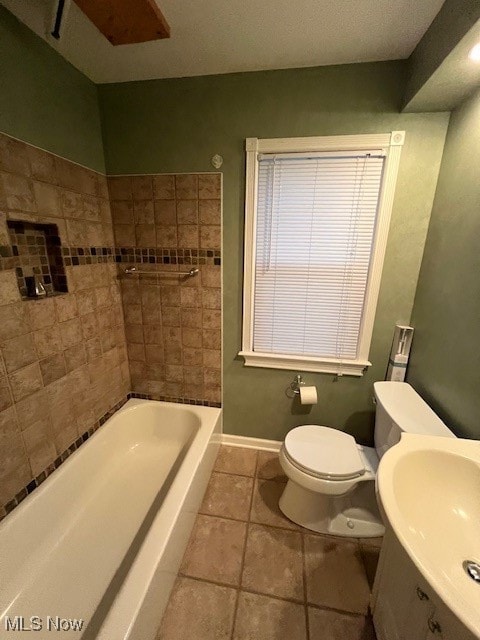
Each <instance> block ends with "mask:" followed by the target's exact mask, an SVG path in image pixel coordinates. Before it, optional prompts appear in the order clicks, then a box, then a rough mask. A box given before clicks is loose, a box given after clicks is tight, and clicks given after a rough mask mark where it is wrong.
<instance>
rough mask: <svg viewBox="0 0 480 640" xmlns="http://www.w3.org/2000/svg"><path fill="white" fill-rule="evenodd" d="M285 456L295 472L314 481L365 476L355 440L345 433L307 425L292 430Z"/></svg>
mask: <svg viewBox="0 0 480 640" xmlns="http://www.w3.org/2000/svg"><path fill="white" fill-rule="evenodd" d="M283 449H284V453H285V455H286V457H287V458H288V460H289V461H290V462H291V463H292V464H293V465H294V466H296V467H297V468H298V469H300V470H301V471H303V472H304V473H307V474H308V475H310V476H314V477H316V478H323V479H326V480H338V481H341V480H352V479H354V478H359V477H360V476H362V475H364V474H365V464H364V461H363V460H362V457H361V455H360V452H359V450H358V447H357V443H356V442H355V439H354V438H353V437H352V436H351V435H349V434H348V433H344V432H343V431H338V430H337V429H332V428H330V427H320V426H318V425H313V424H308V425H302V426H300V427H296V428H295V429H292V431H290V432H289V433H288V434H287V437H286V438H285V442H284V447H283Z"/></svg>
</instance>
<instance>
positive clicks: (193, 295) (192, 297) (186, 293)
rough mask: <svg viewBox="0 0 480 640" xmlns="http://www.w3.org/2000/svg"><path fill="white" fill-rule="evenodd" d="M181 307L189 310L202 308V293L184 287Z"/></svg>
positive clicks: (181, 292) (181, 291) (181, 294)
mask: <svg viewBox="0 0 480 640" xmlns="http://www.w3.org/2000/svg"><path fill="white" fill-rule="evenodd" d="M180 306H181V307H184V308H188V309H192V308H198V307H201V306H202V296H201V291H200V290H199V289H195V288H194V287H182V288H181V289H180Z"/></svg>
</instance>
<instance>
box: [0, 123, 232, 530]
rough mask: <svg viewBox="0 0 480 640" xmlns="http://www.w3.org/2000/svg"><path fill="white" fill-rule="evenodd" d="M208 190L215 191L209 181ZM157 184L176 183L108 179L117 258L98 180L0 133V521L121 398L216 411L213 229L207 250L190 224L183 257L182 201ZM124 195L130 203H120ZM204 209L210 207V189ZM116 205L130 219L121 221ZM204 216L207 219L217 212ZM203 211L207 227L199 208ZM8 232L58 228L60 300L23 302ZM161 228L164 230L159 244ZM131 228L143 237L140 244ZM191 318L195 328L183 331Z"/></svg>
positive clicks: (17, 257) (196, 179)
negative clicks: (22, 227) (172, 276)
mask: <svg viewBox="0 0 480 640" xmlns="http://www.w3.org/2000/svg"><path fill="white" fill-rule="evenodd" d="M190 179H191V181H192V183H194V184H195V185H196V191H195V195H196V196H197V197H196V198H195V199H193V198H192V203H190V205H189V206H195V205H196V204H199V202H200V194H202V195H203V194H205V190H204V189H202V190H201V188H200V185H201V184H202V177H201V176H196V175H195V176H193V177H191V178H190ZM205 179H206V183H208V184H210V183H209V181H210V180H211V177H209V176H208V175H206V177H205ZM162 180H165V182H166V183H170V182H172V183H173V184H174V185H175V182H176V180H175V178H174V177H172V176H169V177H168V178H163V177H161V176H155V177H148V178H146V180H143V179H140V180H137V178H134V179H131V178H121V179H118V178H115V179H112V181H111V185H110V186H111V190H112V197H113V198H114V199H115V202H114V203H113V208H114V210H115V223H116V225H115V231H116V236H117V237H118V239H119V244H117V247H116V246H115V240H114V225H113V222H112V214H111V207H110V197H109V192H108V187H107V179H106V177H105V176H103V175H101V174H98V173H96V172H94V171H90V170H89V169H86V168H84V167H81V166H79V165H76V164H74V163H72V162H69V161H66V160H64V159H62V158H59V157H56V156H54V155H52V154H49V153H47V152H44V151H42V150H39V149H36V148H34V147H31V146H30V145H27V144H24V143H22V142H19V141H17V140H14V139H12V138H10V137H8V136H4V135H2V134H0V519H1V517H2V516H3V515H4V514H5V511H9V510H10V509H11V508H12V505H14V504H16V502H18V501H20V500H21V499H22V498H23V497H24V496H25V495H26V493H27V489H26V487H28V491H30V490H32V489H33V488H34V487H35V486H36V485H37V484H39V483H40V482H41V481H42V480H43V479H44V478H45V477H46V476H47V475H48V474H49V473H51V472H52V470H54V469H55V468H56V467H57V466H58V465H59V464H60V463H61V462H62V461H63V460H64V459H65V458H66V457H67V456H68V455H69V453H70V452H71V451H73V450H74V449H75V448H76V447H77V446H79V445H80V444H81V443H82V441H83V440H84V439H85V438H86V435H87V434H88V433H91V432H92V431H94V430H95V429H96V428H97V427H98V426H99V425H100V424H101V422H103V420H104V419H105V416H108V415H109V414H110V413H111V412H113V411H114V410H115V409H117V408H118V407H119V406H121V404H122V403H123V402H124V401H125V400H126V398H127V397H128V394H129V393H130V392H132V391H133V392H135V393H136V394H142V395H148V396H149V397H154V398H157V397H160V396H161V397H165V396H168V397H169V398H170V397H171V399H174V400H176V401H183V400H184V401H191V402H192V401H196V402H199V403H202V404H203V403H205V404H207V403H216V402H219V401H220V253H219V249H220V245H219V237H220V234H219V225H220V222H219V220H220V218H219V217H218V218H216V220H218V224H209V225H208V226H209V229H208V232H210V233H212V234H216V238H217V239H216V240H215V241H212V242H210V240H209V247H208V250H206V251H204V247H205V246H206V245H205V242H206V238H207V237H208V238H210V237H213V236H209V235H208V233H207V232H205V231H204V235H203V236H201V232H200V226H199V223H198V222H197V228H198V229H199V231H198V233H199V238H203V241H202V244H200V246H198V245H197V246H195V243H193V244H192V245H191V246H190V245H189V246H186V245H184V244H183V245H182V249H183V251H181V250H179V248H178V247H177V245H176V244H175V245H174V244H173V238H175V241H176V239H177V238H178V237H181V232H182V231H183V229H181V225H180V224H179V226H178V229H177V224H176V223H177V215H178V216H179V221H180V220H181V219H182V217H181V216H182V205H181V204H179V203H178V202H177V200H176V199H175V197H174V196H175V194H176V193H177V194H178V193H180V190H179V188H177V190H176V191H175V190H173V191H170V192H169V194H167V193H165V192H162V191H159V187H158V185H159V184H161V182H162ZM187 181H188V178H187ZM217 181H218V176H216V177H215V181H214V184H215V185H216V184H217ZM145 183H146V184H151V185H152V189H153V187H154V186H155V189H156V191H145V190H144V191H141V192H139V191H138V185H139V184H142V185H143V184H145ZM206 183H204V184H206ZM122 184H123V188H125V187H126V186H127V185H130V186H129V187H128V188H131V189H132V191H131V192H130V191H128V190H126V191H121V192H120V195H121V196H122V197H119V190H118V186H121V185H122ZM178 184H181V179H180V178H179V180H178ZM212 184H213V183H212ZM212 193H213V192H212ZM190 194H191V195H193V191H191V192H190ZM139 195H141V196H142V197H139ZM147 195H148V197H146V196H147ZM165 195H172V196H173V197H171V198H166V199H165V200H166V201H167V202H170V201H172V202H173V211H174V212H175V213H174V214H172V211H171V212H170V218H169V220H171V221H172V222H171V223H169V224H168V225H166V224H165V225H164V224H163V220H164V218H163V217H162V214H160V213H159V212H160V211H161V210H162V204H159V202H160V201H162V197H163V196H165ZM186 199H188V198H186ZM208 200H209V201H215V203H216V204H218V205H219V204H220V195H219V190H218V189H216V190H215V194H214V197H212V198H208ZM122 202H124V204H122ZM193 203H195V204H193ZM169 206H170V207H172V204H171V203H170V204H167V208H168V207H169ZM177 206H178V211H179V213H178V211H177ZM122 207H125V210H126V211H129V210H131V211H132V213H133V212H135V217H134V218H132V219H131V220H130V219H129V218H128V216H127V217H126V218H124V219H122V218H121V216H120V218H119V215H118V211H119V209H120V210H121V208H122ZM141 207H144V210H143V214H141ZM152 207H153V213H154V217H153V218H152V217H151V216H149V214H148V212H149V211H150V210H151V208H152ZM209 207H210V208H209ZM207 208H209V211H211V212H212V215H213V203H212V202H210V203H209V204H208V205H207ZM198 210H202V211H203V212H204V214H203V215H205V211H206V209H205V205H203V207H200V206H199V207H198ZM155 212H156V213H155ZM155 216H156V217H155ZM211 219H212V220H213V218H211ZM155 220H156V221H157V222H158V224H155V223H154V222H153V221H155ZM173 220H175V222H173ZM202 220H205V217H203V218H202ZM8 221H24V222H26V223H29V224H33V225H56V227H57V228H58V236H59V238H60V241H61V245H62V256H63V259H62V261H63V266H62V268H64V270H65V274H66V279H67V286H68V293H65V294H59V295H55V296H52V297H47V298H44V299H38V300H22V296H21V293H20V290H19V284H21V274H22V271H21V269H22V259H25V258H24V257H23V258H22V256H25V255H27V254H25V252H22V251H21V250H20V251H19V250H18V246H15V245H14V244H13V242H14V241H15V237H16V234H11V233H10V234H9V232H8V227H7V222H8ZM136 221H138V224H135V222H136ZM121 225H123V226H121ZM10 226H11V225H10ZM164 226H167V227H168V228H169V229H168V233H167V234H166V236H165V237H166V239H165V241H163V239H162V235H161V234H162V232H163V227H164ZM188 226H190V227H192V226H194V225H193V224H192V225H188ZM145 227H146V228H145ZM127 229H128V230H130V233H131V232H133V234H136V233H137V232H138V242H137V240H136V238H137V236H136V235H133V236H132V235H130V236H128V231H127ZM152 229H153V233H154V235H153V236H152ZM122 231H125V232H126V234H127V235H125V236H124V238H129V239H130V240H131V241H130V242H129V243H125V242H124V241H123V239H122V237H121V232H122ZM205 233H207V235H205ZM148 234H150V235H148ZM153 237H155V241H151V240H152V239H153ZM134 238H135V239H134ZM147 240H148V241H147ZM159 241H160V242H161V244H159ZM199 243H200V240H199ZM139 248H141V249H142V250H141V251H140V252H139V251H138V249H139ZM212 251H213V252H214V254H213V255H212ZM215 252H216V253H215ZM146 259H147V260H146ZM182 261H186V262H185V264H189V263H191V264H195V265H198V268H199V269H200V270H201V273H200V274H199V276H196V278H194V279H192V281H189V282H183V281H180V280H175V281H174V282H173V283H172V282H171V281H170V280H168V281H165V280H163V279H162V280H161V282H160V281H159V282H157V281H156V280H157V279H156V277H154V278H150V277H148V276H147V277H146V278H144V277H142V278H140V277H138V276H133V277H132V278H134V280H122V276H121V274H122V272H123V270H124V268H125V266H129V265H132V264H136V265H137V266H138V268H140V266H141V267H142V269H144V268H146V269H151V270H155V269H158V270H160V269H161V270H164V269H170V270H178V269H183V268H184V267H183V265H182V264H181V262H182ZM145 262H146V264H144V263H145ZM23 266H25V265H23ZM188 268H190V267H188ZM122 288H123V293H124V296H125V300H124V305H123V306H122V299H121V296H122ZM23 293H24V292H23ZM167 303H168V304H167ZM124 310H125V314H126V318H127V327H128V328H127V333H128V344H129V347H128V348H129V354H127V343H126V339H125V323H124V317H123V311H124ZM186 310H188V314H187V313H186ZM182 312H183V313H182ZM132 314H133V315H132ZM150 314H151V315H150ZM187 315H189V316H190V319H189V318H187ZM191 319H195V325H194V327H190V326H188V323H189V322H190V323H191V322H193V320H191ZM202 327H203V328H202ZM213 327H215V332H213V330H212V328H213ZM189 328H191V332H189V331H188V330H187V329H189ZM199 332H200V333H199ZM214 333H215V336H214V335H213V334H214ZM129 356H130V360H131V366H132V371H133V373H134V381H133V386H132V384H131V381H130V372H129V363H128V358H129ZM173 360H175V361H173ZM142 376H144V377H143V378H142ZM147 376H148V377H147ZM82 437H83V439H82ZM15 496H16V497H17V498H16V499H15ZM5 507H6V508H5Z"/></svg>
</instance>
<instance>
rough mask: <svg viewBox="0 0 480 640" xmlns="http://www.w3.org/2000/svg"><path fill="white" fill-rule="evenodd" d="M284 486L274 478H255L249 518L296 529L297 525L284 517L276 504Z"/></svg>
mask: <svg viewBox="0 0 480 640" xmlns="http://www.w3.org/2000/svg"><path fill="white" fill-rule="evenodd" d="M284 488H285V485H284V484H283V483H281V482H275V481H274V480H255V488H254V490H253V500H252V510H251V513H250V520H251V521H252V522H258V523H259V524H268V525H271V526H272V527H283V528H284V529H296V530H298V529H299V527H298V525H296V524H295V523H294V522H292V521H291V520H289V519H288V518H286V517H285V516H284V515H283V513H282V512H281V511H280V508H279V506H278V501H279V500H280V496H281V495H282V493H283V490H284Z"/></svg>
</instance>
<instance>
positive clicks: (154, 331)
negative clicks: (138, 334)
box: [143, 324, 163, 344]
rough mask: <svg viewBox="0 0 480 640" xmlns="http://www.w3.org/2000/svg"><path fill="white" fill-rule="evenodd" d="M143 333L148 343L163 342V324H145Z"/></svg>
mask: <svg viewBox="0 0 480 640" xmlns="http://www.w3.org/2000/svg"><path fill="white" fill-rule="evenodd" d="M143 334H144V336H145V342H146V343H147V344H163V331H162V327H161V326H158V325H149V324H145V325H144V326H143Z"/></svg>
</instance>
